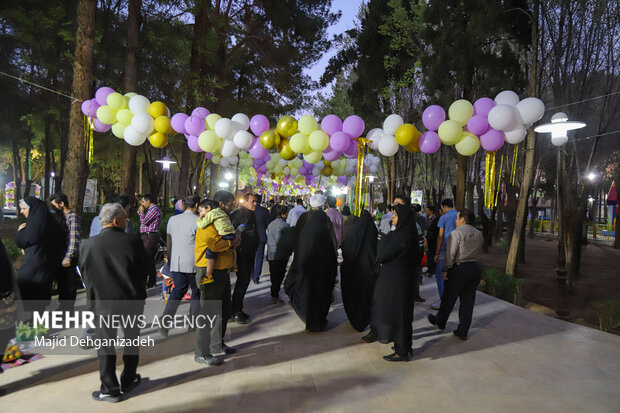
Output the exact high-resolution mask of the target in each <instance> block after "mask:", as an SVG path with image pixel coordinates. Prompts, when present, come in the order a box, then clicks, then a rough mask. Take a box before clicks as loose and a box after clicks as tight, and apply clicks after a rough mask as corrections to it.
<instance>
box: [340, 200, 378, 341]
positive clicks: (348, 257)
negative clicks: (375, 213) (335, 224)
mask: <svg viewBox="0 0 620 413" xmlns="http://www.w3.org/2000/svg"><path fill="white" fill-rule="evenodd" d="M377 237H378V232H377V227H376V226H375V224H374V222H373V220H372V217H371V216H370V213H369V212H368V211H366V210H364V211H362V214H361V215H360V217H359V218H355V219H354V220H353V224H352V226H351V230H350V231H349V233H348V235H347V237H346V238H345V239H344V241H343V242H342V246H341V249H342V258H343V261H342V264H341V266H340V277H341V282H340V286H341V289H342V303H343V305H344V311H345V312H346V313H347V317H349V321H350V322H351V325H352V326H353V328H355V329H356V330H357V331H363V330H364V329H365V328H366V327H367V326H368V324H369V323H370V309H371V304H372V293H373V291H374V288H375V281H376V273H375V264H376V262H377Z"/></svg>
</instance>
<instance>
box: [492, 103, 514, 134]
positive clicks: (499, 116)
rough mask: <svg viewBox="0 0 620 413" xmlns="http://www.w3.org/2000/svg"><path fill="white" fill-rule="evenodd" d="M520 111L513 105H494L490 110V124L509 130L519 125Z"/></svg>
mask: <svg viewBox="0 0 620 413" xmlns="http://www.w3.org/2000/svg"><path fill="white" fill-rule="evenodd" d="M519 118H520V117H519V116H518V112H517V110H516V109H515V108H513V107H512V106H508V105H504V104H500V105H496V106H494V107H493V108H492V109H491V110H490V111H489V117H488V119H489V125H491V127H492V128H493V129H497V130H501V131H504V132H505V131H509V130H513V129H515V128H516V127H517V126H518V125H519V123H520V122H519Z"/></svg>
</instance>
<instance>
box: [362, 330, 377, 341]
mask: <svg viewBox="0 0 620 413" xmlns="http://www.w3.org/2000/svg"><path fill="white" fill-rule="evenodd" d="M362 341H363V342H364V343H374V342H375V341H377V335H376V334H374V333H373V332H372V331H371V332H370V333H368V334H366V335H365V336H363V337H362Z"/></svg>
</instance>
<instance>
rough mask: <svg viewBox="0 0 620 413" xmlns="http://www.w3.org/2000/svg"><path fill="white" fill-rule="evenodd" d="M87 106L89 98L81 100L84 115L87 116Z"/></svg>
mask: <svg viewBox="0 0 620 413" xmlns="http://www.w3.org/2000/svg"><path fill="white" fill-rule="evenodd" d="M88 108H90V100H85V101H84V102H82V106H81V109H82V113H83V114H84V116H88Z"/></svg>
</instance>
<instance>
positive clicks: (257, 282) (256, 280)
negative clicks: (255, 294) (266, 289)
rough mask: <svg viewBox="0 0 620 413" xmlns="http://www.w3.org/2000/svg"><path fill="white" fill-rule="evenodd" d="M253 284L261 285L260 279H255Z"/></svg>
mask: <svg viewBox="0 0 620 413" xmlns="http://www.w3.org/2000/svg"><path fill="white" fill-rule="evenodd" d="M252 282H253V283H254V284H260V277H258V278H257V279H253V280H252Z"/></svg>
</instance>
